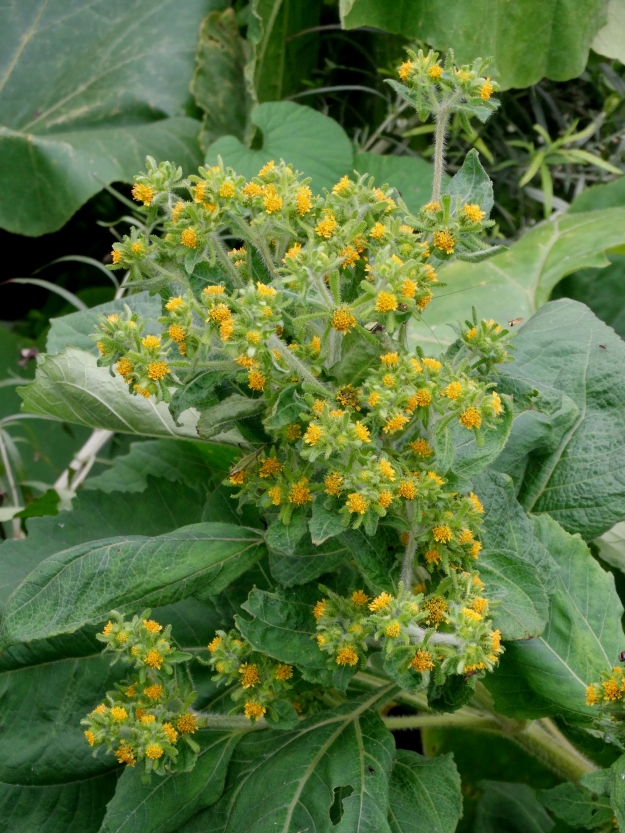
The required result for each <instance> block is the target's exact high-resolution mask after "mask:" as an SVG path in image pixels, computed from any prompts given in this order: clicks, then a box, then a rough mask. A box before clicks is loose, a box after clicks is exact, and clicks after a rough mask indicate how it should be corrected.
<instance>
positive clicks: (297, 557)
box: [269, 534, 351, 587]
mask: <svg viewBox="0 0 625 833" xmlns="http://www.w3.org/2000/svg"><path fill="white" fill-rule="evenodd" d="M350 556H351V552H350V550H349V548H347V547H346V545H345V542H344V540H343V538H341V540H340V541H339V540H334V541H326V542H325V543H323V544H320V545H319V546H317V545H315V544H313V543H312V541H311V539H310V535H308V534H307V535H306V537H305V539H300V540H299V542H298V544H297V548H296V551H295V552H294V553H293V554H292V555H289V554H287V553H284V552H276V551H274V550H270V551H269V566H270V568H271V575H272V576H273V577H274V578H275V580H276V581H277V582H279V583H280V584H281V585H283V587H293V586H295V585H298V584H307V583H308V582H309V581H313V579H316V578H319V576H322V575H323V574H324V573H329V572H331V571H333V570H336V569H337V568H338V567H340V565H341V564H343V563H344V562H345V561H348V560H349V558H350Z"/></svg>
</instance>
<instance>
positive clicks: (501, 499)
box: [475, 472, 557, 640]
mask: <svg viewBox="0 0 625 833" xmlns="http://www.w3.org/2000/svg"><path fill="white" fill-rule="evenodd" d="M475 489H476V492H477V494H478V495H479V497H480V500H481V501H482V502H483V504H484V507H485V510H486V513H485V515H484V525H483V527H482V530H481V539H482V542H483V544H484V550H483V551H482V552H481V553H480V559H479V563H478V567H479V571H480V577H481V578H482V580H483V581H484V582H485V583H486V587H487V592H488V597H489V599H492V600H493V601H497V602H499V605H498V606H497V607H493V610H492V617H493V626H494V627H495V628H499V630H501V635H502V637H503V639H505V640H511V639H527V638H528V637H532V636H538V635H539V634H540V633H542V631H543V629H544V627H545V625H546V624H547V618H548V615H549V599H548V593H549V592H552V591H553V589H554V586H555V579H556V574H557V567H556V565H555V563H554V562H553V560H552V558H551V556H550V555H549V552H548V551H547V549H546V548H545V546H544V544H543V543H542V542H541V541H540V539H539V538H538V536H537V535H536V532H535V531H534V526H533V524H532V522H531V520H529V518H528V517H527V515H526V514H525V512H524V511H523V509H522V508H521V506H520V505H519V503H518V501H517V500H516V497H515V495H514V487H513V484H512V481H511V480H510V478H509V477H507V476H506V475H502V474H495V473H494V472H486V473H484V474H483V475H482V476H481V477H480V478H478V479H476V480H475Z"/></svg>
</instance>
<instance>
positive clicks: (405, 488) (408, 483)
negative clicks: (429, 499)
mask: <svg viewBox="0 0 625 833" xmlns="http://www.w3.org/2000/svg"><path fill="white" fill-rule="evenodd" d="M397 494H398V495H399V497H403V498H405V499H406V500H414V499H415V498H416V496H417V489H416V486H415V484H414V483H413V482H412V480H402V481H401V483H400V484H399V488H398V489H397Z"/></svg>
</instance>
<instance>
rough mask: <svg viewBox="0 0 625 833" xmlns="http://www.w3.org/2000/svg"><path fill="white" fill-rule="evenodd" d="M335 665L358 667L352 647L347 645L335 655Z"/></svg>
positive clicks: (356, 655)
mask: <svg viewBox="0 0 625 833" xmlns="http://www.w3.org/2000/svg"><path fill="white" fill-rule="evenodd" d="M336 664H337V665H351V666H354V665H358V654H357V653H356V651H355V650H354V647H353V645H347V646H346V647H345V648H341V650H340V651H339V652H338V654H337V655H336Z"/></svg>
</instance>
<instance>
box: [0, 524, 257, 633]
mask: <svg viewBox="0 0 625 833" xmlns="http://www.w3.org/2000/svg"><path fill="white" fill-rule="evenodd" d="M263 553H264V544H263V542H262V538H260V537H259V533H258V532H257V531H254V530H249V529H246V528H244V527H236V526H232V525H230V524H219V523H204V524H194V525H191V526H188V527H183V528H182V529H178V530H176V531H175V532H171V533H168V534H166V535H159V536H158V537H156V538H148V537H144V536H136V537H135V536H132V537H130V536H127V537H123V538H122V537H117V538H108V539H104V540H101V541H92V542H89V543H86V544H79V545H78V546H75V547H72V548H71V549H68V550H64V551H62V552H57V553H55V554H54V555H53V556H51V557H49V558H47V559H46V560H45V561H42V562H41V563H40V564H39V565H38V566H37V567H36V568H35V569H34V570H33V572H32V573H30V574H29V575H28V576H27V578H26V579H25V581H24V582H23V583H22V584H21V585H20V586H19V587H18V588H17V590H16V591H15V592H14V593H13V595H12V596H11V597H10V598H9V600H8V602H7V606H6V609H5V615H4V619H3V621H2V627H1V629H0V641H1V642H3V643H4V644H5V645H10V644H15V643H16V642H28V641H30V640H32V639H45V638H47V637H49V636H54V635H55V634H58V633H68V632H72V631H75V630H77V629H78V628H80V627H81V626H83V625H85V624H88V623H97V622H99V621H101V620H102V619H103V618H104V617H106V615H107V613H108V611H110V610H111V609H112V608H116V609H118V610H120V611H122V612H129V613H130V612H136V611H138V610H139V609H140V608H142V607H148V606H154V605H162V604H170V603H172V602H175V601H178V600H179V599H183V598H185V597H186V596H189V595H192V594H193V593H194V592H196V591H200V590H201V591H203V592H204V593H211V594H216V593H219V592H220V591H221V590H223V589H225V588H226V587H227V586H228V585H229V584H230V583H231V582H232V581H234V579H235V578H237V576H239V575H241V573H243V572H245V570H247V569H248V568H249V567H251V566H252V565H253V564H254V563H255V562H256V561H257V560H258V559H259V558H260V557H261V556H262V555H263Z"/></svg>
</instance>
